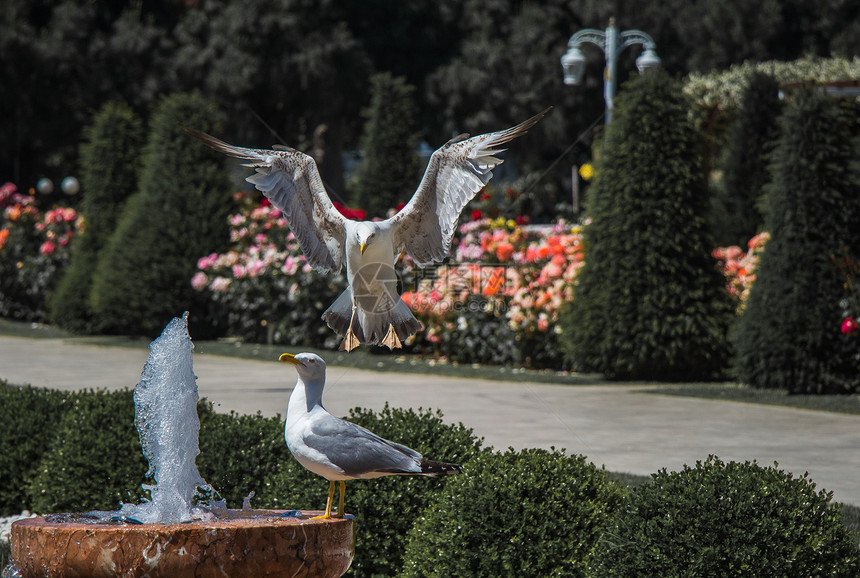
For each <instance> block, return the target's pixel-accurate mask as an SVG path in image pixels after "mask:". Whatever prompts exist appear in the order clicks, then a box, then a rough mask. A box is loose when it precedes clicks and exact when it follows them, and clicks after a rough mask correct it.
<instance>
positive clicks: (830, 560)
mask: <svg viewBox="0 0 860 578" xmlns="http://www.w3.org/2000/svg"><path fill="white" fill-rule="evenodd" d="M831 497H832V493H826V492H824V491H820V492H817V491H816V490H815V484H814V483H813V482H812V481H811V480H809V479H808V478H807V476H806V475H804V476H802V477H793V476H792V475H791V474H789V473H786V472H784V471H782V470H779V469H777V468H776V467H762V466H759V465H757V464H756V463H750V462H746V463H743V464H741V463H737V462H728V463H724V462H722V461H720V459H719V458H716V457H714V456H711V457H710V458H709V459H708V460H707V461H705V462H697V463H696V466H695V467H692V468H691V467H689V466H684V469H683V470H682V471H680V472H667V471H666V470H665V469H664V470H661V471H660V472H658V473H657V474H654V476H653V480H652V482H651V483H648V484H643V485H641V486H639V487H637V488H635V489H633V490H632V491H631V493H630V496H629V499H628V500H627V501H626V503H625V505H624V507H623V508H622V509H620V510H619V511H618V514H617V517H616V520H615V527H614V528H613V529H612V530H611V531H609V532H608V533H607V534H606V536H607V538H606V545H605V547H604V548H602V554H603V555H602V560H601V562H602V568H601V569H600V571H599V572H598V574H599V575H601V576H631V577H634V576H635V577H638V576H743V577H745V578H749V577H756V576H763V577H764V576H857V575H858V574H857V573H858V571H860V567H858V565H857V562H858V558H857V556H858V553H857V548H856V544H855V543H854V540H853V538H852V535H851V533H850V532H849V531H848V529H847V528H846V527H845V525H844V524H843V522H842V515H841V513H840V508H839V506H837V505H833V504H831V503H830V499H831Z"/></svg>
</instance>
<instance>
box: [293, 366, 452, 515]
mask: <svg viewBox="0 0 860 578" xmlns="http://www.w3.org/2000/svg"><path fill="white" fill-rule="evenodd" d="M280 359H281V361H284V362H287V363H292V364H293V365H295V366H296V371H297V372H298V374H299V379H298V381H297V382H296V386H295V387H294V388H293V393H292V394H291V395H290V403H289V405H288V406H287V423H286V426H284V438H285V439H286V440H287V446H288V447H289V448H290V452H292V454H293V456H295V458H296V460H298V462H299V463H300V464H301V465H302V466H304V467H305V468H306V469H308V470H310V471H312V472H313V473H315V474H317V475H320V476H322V477H324V478H325V479H327V480H329V489H328V502H327V503H326V508H325V514H323V515H322V516H317V517H318V518H331V517H332V513H331V509H332V500H334V486H335V482H336V481H339V482H340V502H339V506H338V510H337V514H335V515H334V517H335V518H341V517H343V496H344V492H345V491H346V481H345V480H355V479H364V478H379V477H381V476H397V475H400V476H444V475H450V474H459V473H461V472H462V470H461V468H460V466H457V465H454V464H446V463H444V462H435V461H432V460H426V459H424V458H423V457H422V456H421V454H419V453H418V452H416V451H415V450H412V449H409V448H407V447H406V446H403V445H400V444H397V443H394V442H390V441H388V440H385V439H382V438H381V437H379V436H378V435H376V434H374V433H372V432H370V431H368V430H366V429H364V428H363V427H361V426H358V425H355V424H354V423H350V422H348V421H345V420H342V419H340V418H337V417H334V416H333V415H331V414H330V413H329V412H327V411H326V409H325V408H324V407H323V404H322V392H323V387H325V361H323V360H322V358H321V357H320V356H318V355H314V354H313V353H299V354H298V355H292V354H290V353H284V354H283V355H281V357H280Z"/></svg>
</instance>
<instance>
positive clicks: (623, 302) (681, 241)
mask: <svg viewBox="0 0 860 578" xmlns="http://www.w3.org/2000/svg"><path fill="white" fill-rule="evenodd" d="M617 102H618V105H617V108H616V113H615V117H614V118H613V121H612V124H610V125H609V126H608V127H607V133H606V137H605V138H606V140H605V143H603V145H602V146H601V148H600V154H599V158H598V162H597V169H596V170H597V178H596V179H595V182H594V183H593V184H592V185H591V188H590V192H589V195H590V196H589V201H588V202H589V207H590V208H589V216H590V217H591V218H592V223H591V224H589V225H587V226H586V227H585V228H584V241H585V244H586V249H585V265H584V267H583V269H582V271H581V272H580V273H579V275H578V277H577V279H576V281H575V288H574V299H573V301H572V302H571V303H570V304H569V305H568V306H567V308H566V310H565V311H563V313H562V316H561V323H562V328H563V334H562V336H561V342H562V345H563V346H564V347H565V349H566V352H567V355H568V357H569V359H570V361H571V363H572V364H573V366H574V368H576V369H578V370H580V371H589V372H600V373H603V374H605V375H607V376H610V377H612V378H616V379H669V380H678V379H692V380H706V379H712V378H714V377H717V376H719V374H720V372H721V371H722V370H723V368H724V367H725V364H726V361H727V357H728V351H729V349H728V340H727V337H726V332H727V329H728V325H729V323H730V320H731V318H732V316H733V311H732V306H731V304H730V303H729V300H728V295H727V293H726V291H725V288H724V287H723V283H724V281H723V279H722V278H721V276H720V274H719V273H718V271H717V269H716V267H715V262H714V260H713V259H712V257H711V256H710V251H711V248H712V244H711V240H710V239H709V234H708V230H707V225H706V215H707V209H708V197H707V189H706V186H705V175H704V174H703V167H702V157H701V147H702V136H701V135H700V133H698V132H697V131H696V130H695V128H694V127H693V124H692V122H691V120H690V117H689V115H688V110H689V107H688V103H687V101H686V100H685V98H684V96H683V95H682V93H681V90H680V85H679V84H677V83H676V82H675V81H673V80H671V79H670V78H669V77H668V76H667V75H666V74H665V73H663V72H661V71H656V72H654V73H651V74H647V75H644V76H642V77H640V78H638V79H636V80H634V81H631V82H630V83H629V84H628V85H627V86H625V89H624V91H623V92H622V93H621V94H620V95H619V96H618V98H617Z"/></svg>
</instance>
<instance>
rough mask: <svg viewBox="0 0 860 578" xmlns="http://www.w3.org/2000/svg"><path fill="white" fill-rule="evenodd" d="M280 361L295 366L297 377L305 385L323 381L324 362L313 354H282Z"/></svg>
mask: <svg viewBox="0 0 860 578" xmlns="http://www.w3.org/2000/svg"><path fill="white" fill-rule="evenodd" d="M280 360H281V361H283V362H285V363H292V364H293V365H295V366H296V371H297V372H298V374H299V377H301V378H302V381H304V382H305V383H309V382H313V381H320V380H324V379H325V361H323V359H322V357H320V356H319V355H317V354H315V353H299V354H298V355H293V354H292V353H284V354H283V355H281V357H280Z"/></svg>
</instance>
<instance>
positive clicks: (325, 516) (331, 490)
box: [311, 480, 343, 520]
mask: <svg viewBox="0 0 860 578" xmlns="http://www.w3.org/2000/svg"><path fill="white" fill-rule="evenodd" d="M341 483H343V482H341ZM333 501H334V480H331V481H330V482H329V483H328V502H326V505H325V514H323V515H322V516H314V517H313V518H311V520H328V519H329V518H331V504H332V502H333Z"/></svg>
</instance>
